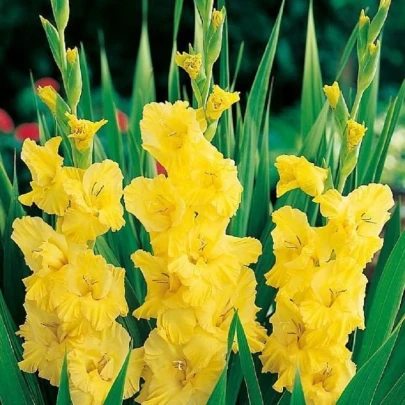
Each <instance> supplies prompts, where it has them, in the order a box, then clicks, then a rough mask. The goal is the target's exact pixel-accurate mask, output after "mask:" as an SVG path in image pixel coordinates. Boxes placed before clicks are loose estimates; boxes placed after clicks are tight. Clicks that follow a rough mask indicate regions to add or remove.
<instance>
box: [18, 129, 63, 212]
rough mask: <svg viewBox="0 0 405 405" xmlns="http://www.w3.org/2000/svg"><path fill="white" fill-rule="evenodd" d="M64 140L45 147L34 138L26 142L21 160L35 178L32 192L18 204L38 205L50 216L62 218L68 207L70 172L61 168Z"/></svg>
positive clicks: (24, 196)
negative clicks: (64, 186) (67, 189)
mask: <svg viewBox="0 0 405 405" xmlns="http://www.w3.org/2000/svg"><path fill="white" fill-rule="evenodd" d="M61 142H62V138H61V137H59V136H58V137H55V138H51V139H50V140H49V141H47V142H46V143H45V145H44V146H39V145H37V144H36V143H35V142H34V141H32V140H31V139H26V140H25V141H24V143H23V147H22V152H21V159H22V160H23V161H24V162H25V164H26V165H27V166H28V169H29V170H30V172H31V175H32V182H31V183H30V184H31V187H32V191H30V192H29V193H27V194H23V195H21V196H20V197H19V201H20V202H21V203H22V204H24V205H28V206H31V205H32V204H33V203H35V204H36V205H37V206H38V207H39V208H40V209H42V210H43V211H45V212H46V213H48V214H56V215H63V212H64V211H65V209H66V208H67V206H68V204H69V198H68V196H67V194H66V193H65V191H64V188H63V185H64V182H65V180H66V177H67V171H66V170H65V168H62V162H63V158H62V157H61V156H59V155H58V149H59V145H60V143H61Z"/></svg>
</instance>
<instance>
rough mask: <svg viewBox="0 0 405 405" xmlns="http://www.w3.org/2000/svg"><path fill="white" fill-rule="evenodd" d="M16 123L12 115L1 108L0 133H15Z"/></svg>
mask: <svg viewBox="0 0 405 405" xmlns="http://www.w3.org/2000/svg"><path fill="white" fill-rule="evenodd" d="M13 129H14V122H13V120H12V119H11V117H10V115H9V114H8V113H7V112H6V111H5V110H2V109H1V108H0V132H5V133H6V134H8V133H10V132H13Z"/></svg>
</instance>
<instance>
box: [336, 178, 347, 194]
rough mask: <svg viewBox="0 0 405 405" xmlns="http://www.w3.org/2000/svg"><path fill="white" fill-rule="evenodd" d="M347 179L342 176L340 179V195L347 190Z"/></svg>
mask: <svg viewBox="0 0 405 405" xmlns="http://www.w3.org/2000/svg"><path fill="white" fill-rule="evenodd" d="M346 180H347V177H346V176H342V175H340V177H339V183H338V188H337V190H338V191H339V193H340V194H342V193H343V189H344V188H345V183H346Z"/></svg>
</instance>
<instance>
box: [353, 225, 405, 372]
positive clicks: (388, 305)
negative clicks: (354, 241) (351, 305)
mask: <svg viewBox="0 0 405 405" xmlns="http://www.w3.org/2000/svg"><path fill="white" fill-rule="evenodd" d="M404 261H405V232H404V233H402V235H401V237H400V238H399V240H398V242H397V243H396V245H395V247H394V249H393V250H392V253H391V255H390V257H389V259H388V261H387V264H386V266H385V268H384V270H383V272H382V274H381V278H380V280H379V282H378V285H377V289H376V292H375V295H374V298H373V301H372V303H371V306H370V315H369V317H368V319H366V326H367V328H366V330H365V332H364V336H363V340H362V343H361V347H359V349H358V351H356V353H355V355H356V354H357V356H355V362H356V363H357V365H358V366H359V367H361V366H362V365H363V364H364V363H365V362H366V361H367V360H368V359H369V358H370V357H371V356H372V354H373V353H375V352H376V350H377V349H378V348H379V347H380V346H381V345H382V344H383V342H384V341H385V340H386V339H387V337H388V336H389V335H390V333H391V331H392V328H393V326H394V322H395V318H396V315H397V313H398V310H399V306H400V304H401V300H402V296H403V293H404V286H405V272H404V271H403V263H404ZM388 292H389V293H388Z"/></svg>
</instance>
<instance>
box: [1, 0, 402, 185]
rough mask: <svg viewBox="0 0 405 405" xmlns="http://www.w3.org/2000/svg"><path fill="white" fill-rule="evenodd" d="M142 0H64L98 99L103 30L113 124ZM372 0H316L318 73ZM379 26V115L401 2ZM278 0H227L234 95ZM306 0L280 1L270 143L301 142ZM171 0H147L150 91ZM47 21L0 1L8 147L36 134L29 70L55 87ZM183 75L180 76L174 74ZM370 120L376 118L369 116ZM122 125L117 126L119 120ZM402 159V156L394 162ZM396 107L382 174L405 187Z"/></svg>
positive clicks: (160, 61) (32, 8)
mask: <svg viewBox="0 0 405 405" xmlns="http://www.w3.org/2000/svg"><path fill="white" fill-rule="evenodd" d="M141 3H142V2H141V0H123V1H113V0H86V1H83V0H71V1H70V5H71V17H70V22H69V26H68V29H67V34H66V36H67V45H68V46H70V47H73V46H77V45H79V44H80V42H83V44H84V46H85V48H86V52H87V56H88V60H89V64H90V68H91V72H90V73H91V81H92V83H91V84H92V89H93V91H94V93H95V94H94V95H95V101H96V102H97V100H98V101H99V102H100V96H97V93H98V92H97V89H98V88H99V86H100V63H99V50H100V47H99V32H100V31H101V29H102V31H103V33H104V38H105V46H106V49H107V54H108V59H109V63H110V69H111V74H112V77H113V80H114V86H115V89H116V90H117V93H118V95H119V97H120V98H119V100H120V101H119V105H118V108H119V109H120V110H121V111H122V113H120V119H121V121H120V122H121V124H122V126H123V127H125V118H126V116H125V114H126V113H128V111H127V107H128V105H129V103H128V101H129V97H130V95H131V92H132V79H133V72H134V65H135V59H136V55H137V50H138V45H139V38H140V31H141V21H142V11H141ZM378 3H379V0H378V1H377V0H314V14H315V26H316V32H317V39H318V48H319V57H320V62H321V69H322V74H323V78H324V82H325V83H327V84H330V83H331V82H333V80H334V77H335V75H336V70H337V66H338V62H339V59H340V57H341V55H342V51H343V48H344V46H345V44H346V41H347V39H348V38H349V35H350V33H351V32H352V30H353V27H354V26H355V24H356V22H357V20H358V16H359V13H360V10H361V9H362V8H367V7H369V8H370V12H369V14H371V15H373V14H374V12H375V10H376V9H377V6H378ZM392 3H393V4H392V6H391V10H390V13H389V17H388V21H387V24H386V29H385V31H384V34H383V46H382V58H381V73H380V81H381V86H380V94H379V106H378V111H379V112H380V113H381V114H382V115H381V116H382V117H383V116H384V114H385V112H386V109H387V104H388V102H389V99H390V97H394V96H395V95H396V93H397V92H398V89H399V86H400V84H401V82H402V80H403V79H404V77H405V41H404V38H405V1H404V0H393V2H392ZM279 6H280V1H279V0H250V1H246V0H228V2H227V12H228V22H229V41H230V59H231V72H232V73H231V75H232V76H233V70H234V66H235V63H236V58H237V54H238V51H239V48H240V46H241V43H242V42H243V43H244V53H243V59H242V65H241V69H240V72H239V76H238V80H237V84H236V89H237V90H238V91H241V94H242V98H243V95H246V92H247V91H248V89H249V88H250V86H251V84H252V82H253V79H254V74H255V72H256V69H257V66H258V64H259V62H260V58H261V56H262V53H263V51H264V48H265V45H266V42H267V40H268V36H269V34H270V31H271V28H272V26H273V23H274V21H275V17H276V15H277V12H278V9H279ZM307 12H308V0H294V1H291V0H290V1H287V4H286V8H285V13H284V16H283V21H282V25H281V33H280V39H279V45H278V49H277V54H276V60H275V65H274V69H273V72H272V76H273V77H274V91H273V97H272V106H271V114H272V118H271V127H272V130H273V131H275V136H273V137H272V138H271V139H272V143H271V145H270V148H271V149H272V152H275V151H277V153H280V152H294V151H296V148H297V146H298V145H297V142H299V141H298V140H299V136H298V135H299V130H300V128H299V126H300V115H299V102H300V97H301V83H302V72H303V65H304V52H305V35H306V26H307ZM173 13H174V0H164V1H161V0H149V35H150V43H151V49H152V61H153V66H154V74H155V80H156V89H157V100H158V101H164V100H166V99H167V77H168V70H169V64H170V56H171V48H172V30H173ZM40 14H41V15H43V16H44V17H46V18H48V19H50V20H51V21H53V18H52V13H51V7H50V2H49V0H0V78H1V79H0V133H1V132H3V133H6V134H11V135H12V136H0V146H2V147H3V148H8V149H10V150H13V149H14V148H17V149H18V148H19V145H20V143H21V140H23V139H25V138H26V137H31V138H34V139H35V137H36V136H38V135H37V132H38V130H37V126H36V124H35V121H36V107H35V98H34V97H33V92H32V87H31V82H30V72H32V75H33V78H34V81H36V82H37V84H41V85H45V84H51V85H53V86H55V87H56V88H57V89H58V88H59V84H58V83H59V81H60V80H59V75H58V71H57V68H56V65H55V63H54V61H53V59H52V56H51V53H50V51H49V48H48V44H47V42H46V38H45V34H44V31H43V29H42V26H41V24H40V21H39V15H40ZM193 24H194V11H193V2H192V0H184V7H183V15H182V19H181V25H180V32H179V37H178V49H179V50H186V49H187V46H188V43H189V42H192V41H193ZM356 70H357V65H356V63H355V55H352V59H351V60H350V62H349V64H348V66H347V68H346V70H345V72H344V75H343V77H342V80H341V85H342V87H343V88H345V89H346V90H347V89H350V87H353V86H354V85H355V83H354V78H355V76H356ZM181 78H182V80H184V82H185V83H186V77H185V75H183V74H181ZM376 125H377V126H378V125H382V121H381V124H380V123H379V121H377V123H376ZM124 129H125V128H124ZM401 163H402V164H401ZM404 163H405V129H404V114H402V117H401V119H400V125H399V126H398V128H397V131H396V134H395V135H394V139H393V142H392V146H391V151H390V156H389V158H388V159H387V171H386V173H385V178H386V181H389V182H390V183H391V184H392V185H393V186H394V187H397V188H405V170H404Z"/></svg>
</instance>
